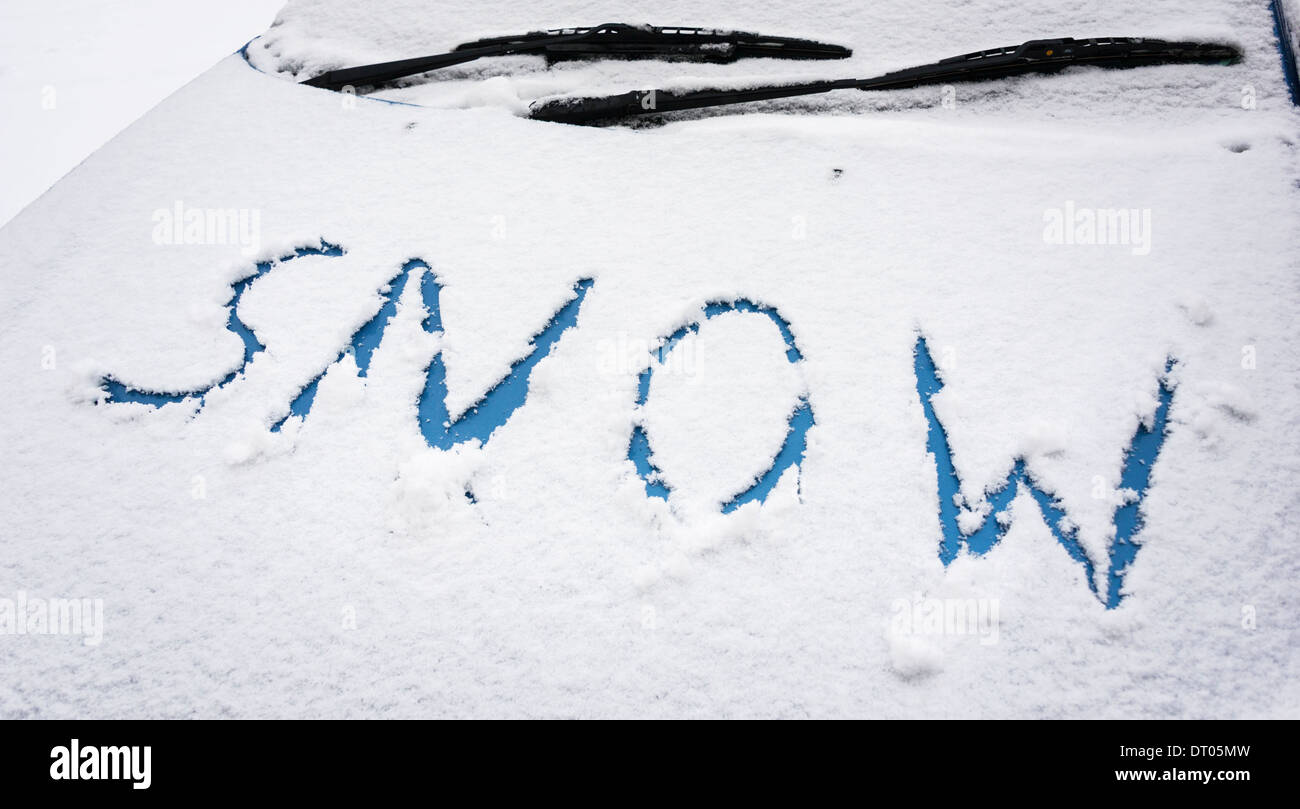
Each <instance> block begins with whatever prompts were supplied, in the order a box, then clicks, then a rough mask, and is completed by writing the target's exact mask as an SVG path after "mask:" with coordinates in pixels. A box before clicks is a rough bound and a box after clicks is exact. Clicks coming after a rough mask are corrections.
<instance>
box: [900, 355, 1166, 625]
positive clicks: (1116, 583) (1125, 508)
mask: <svg viewBox="0 0 1300 809" xmlns="http://www.w3.org/2000/svg"><path fill="white" fill-rule="evenodd" d="M914 353H915V370H916V392H917V395H918V396H919V397H920V399H921V408H922V409H923V410H924V411H925V418H926V421H928V422H929V433H928V437H927V440H926V449H928V450H929V451H930V452H931V453H932V454H933V455H934V461H935V471H936V472H937V474H938V478H939V524H940V527H941V528H942V531H943V536H942V538H941V539H940V541H939V559H940V560H942V561H943V563H944V565H948V564H949V563H951V562H952V560H954V559H956V558H957V554H958V552H959V551H960V549H961V545H962V544H963V543H965V545H966V547H967V549H969V550H970V551H971V552H972V553H975V554H977V555H978V554H983V553H985V552H987V551H988V550H989V549H990V548H992V547H993V546H994V545H996V544H997V543H998V542H999V541H1001V539H1002V537H1003V535H1004V534H1005V533H1006V525H1007V524H1009V523H1008V522H1006V521H1005V519H999V517H1001V516H1002V515H1003V514H1004V512H1006V510H1007V509H1008V507H1009V506H1010V505H1011V501H1012V500H1014V499H1015V497H1016V492H1017V490H1018V488H1019V487H1020V486H1022V485H1023V486H1024V487H1025V488H1026V489H1027V490H1028V492H1029V494H1030V495H1031V496H1032V497H1033V498H1034V501H1035V502H1037V503H1038V508H1039V510H1040V511H1041V512H1042V514H1043V519H1044V521H1045V522H1046V523H1047V527H1048V528H1050V529H1051V531H1052V533H1053V534H1054V535H1055V536H1056V539H1057V540H1058V541H1059V542H1060V543H1061V545H1062V546H1064V547H1065V549H1066V551H1068V552H1069V554H1070V556H1071V557H1072V558H1073V559H1074V560H1075V561H1077V562H1080V563H1081V564H1082V565H1083V566H1084V568H1085V569H1086V570H1087V574H1088V586H1089V587H1090V588H1091V589H1092V592H1093V594H1094V595H1096V596H1097V597H1098V598H1099V599H1100V600H1101V601H1102V602H1103V603H1104V604H1105V605H1106V608H1107V609H1112V608H1114V607H1116V606H1118V605H1119V602H1120V599H1121V598H1122V595H1121V587H1122V585H1123V583H1124V580H1123V579H1124V574H1125V572H1126V571H1127V569H1128V566H1129V565H1130V564H1131V563H1132V562H1133V559H1134V558H1135V557H1136V556H1137V551H1138V547H1139V544H1138V543H1137V542H1136V540H1135V539H1134V536H1135V535H1136V534H1137V533H1138V531H1140V530H1141V528H1142V513H1141V507H1142V500H1143V499H1144V498H1145V496H1146V491H1147V486H1148V485H1149V484H1150V482H1151V468H1152V467H1153V466H1154V465H1155V462H1156V458H1157V457H1158V456H1159V454H1160V447H1161V446H1162V445H1163V444H1164V440H1165V425H1166V423H1167V422H1168V419H1169V405H1170V403H1171V402H1172V401H1173V393H1174V392H1173V388H1172V387H1170V385H1169V382H1168V374H1169V371H1171V370H1172V369H1173V364H1174V363H1173V360H1172V359H1171V360H1169V361H1168V362H1167V363H1166V365H1165V377H1164V378H1162V379H1161V380H1160V403H1159V405H1158V406H1157V408H1156V413H1155V418H1154V420H1153V421H1152V424H1151V425H1150V427H1148V426H1147V425H1145V424H1139V425H1138V429H1137V433H1136V434H1134V436H1133V441H1132V443H1131V444H1130V445H1129V448H1128V450H1127V451H1126V452H1125V455H1124V468H1123V471H1122V473H1121V476H1120V485H1121V489H1123V490H1125V491H1128V492H1131V493H1132V494H1129V495H1128V496H1127V497H1125V499H1124V502H1123V503H1122V504H1121V505H1120V506H1119V507H1118V508H1117V509H1116V510H1115V513H1114V516H1113V518H1112V519H1113V521H1114V525H1115V539H1114V541H1113V542H1112V543H1111V546H1110V551H1109V560H1108V561H1109V567H1108V569H1107V581H1106V592H1105V593H1101V592H1099V591H1098V584H1097V578H1096V576H1095V575H1094V574H1095V568H1094V564H1093V561H1092V560H1091V559H1090V558H1089V557H1088V555H1087V554H1086V553H1085V552H1084V550H1083V546H1082V545H1080V543H1079V539H1078V528H1077V526H1076V525H1075V524H1074V523H1073V522H1072V521H1071V520H1069V519H1068V518H1067V517H1066V514H1065V511H1064V509H1062V508H1061V504H1060V503H1059V502H1058V501H1057V500H1056V498H1054V497H1053V496H1052V495H1050V494H1048V493H1047V492H1045V491H1043V489H1042V488H1041V487H1039V486H1038V485H1037V484H1036V483H1035V482H1034V480H1033V476H1032V475H1030V474H1029V472H1028V470H1027V469H1026V468H1025V461H1024V459H1023V458H1017V459H1016V461H1015V465H1014V467H1013V468H1012V470H1011V474H1009V475H1008V476H1007V480H1006V482H1005V483H1003V484H1002V486H1001V487H999V488H998V489H997V490H996V491H994V492H993V493H992V494H989V495H988V496H987V502H988V504H989V506H990V509H989V513H988V514H987V515H986V516H985V517H984V521H983V523H981V524H980V525H979V526H978V527H977V528H975V529H974V530H968V531H965V532H963V531H962V530H961V527H960V525H959V523H958V506H957V495H958V493H959V492H960V491H961V481H960V480H959V479H958V477H957V469H956V467H955V466H954V465H953V462H952V450H951V448H950V447H949V446H948V436H947V433H945V432H944V429H943V425H942V424H940V423H939V419H938V417H937V416H936V415H935V412H934V406H933V404H932V402H931V400H932V399H933V397H934V395H935V394H936V393H938V392H939V391H940V390H941V389H942V388H943V382H941V381H940V379H939V373H938V370H937V369H936V368H935V364H934V360H933V359H932V358H931V356H930V350H929V348H927V346H926V343H925V338H924V337H922V336H918V337H917V340H916V348H915V352H914Z"/></svg>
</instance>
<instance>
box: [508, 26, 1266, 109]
mask: <svg viewBox="0 0 1300 809" xmlns="http://www.w3.org/2000/svg"><path fill="white" fill-rule="evenodd" d="M1240 59H1241V52H1240V51H1239V50H1237V48H1235V47H1233V46H1232V45H1226V44H1222V43H1213V42H1170V41H1166V40H1162V39H1143V38H1137V37H1100V38H1092V39H1072V38H1069V37H1064V38H1060V39H1035V40H1030V41H1029V42H1025V43H1023V44H1021V45H1012V46H1008V47H1005V48H994V49H992V50H986V51H976V52H974V53H967V54H962V55H961V56H953V57H950V58H948V59H943V60H940V61H938V62H934V63H932V64H928V65H921V66H919V67H910V68H906V69H904V70H897V71H894V72H892V73H886V74H884V75H881V76H877V77H875V78H869V79H835V80H827V81H814V82H803V83H792V84H772V85H760V86H757V87H748V88H741V89H734V90H692V91H684V92H672V91H667V90H638V91H633V92H630V93H621V94H619V95H613V96H600V97H585V98H558V99H552V100H550V101H543V102H540V103H536V104H534V105H533V107H532V109H531V111H530V113H529V117H530V118H534V119H537V120H542V121H555V122H559V123H570V124H591V123H602V122H605V121H616V120H617V119H620V118H627V117H630V116H634V115H648V114H654V113H662V112H673V111H677V110H689V109H700V108H703V107H718V106H724V105H728V104H744V103H747V102H751V101H767V100H771V99H778V98H792V97H795V96H802V95H813V94H817V93H828V92H831V91H832V90H899V89H904V88H910V87H921V86H923V85H930V84H948V83H954V82H964V81H983V80H987V79H1000V78H1006V77H1010V76H1018V75H1022V74H1025V73H1054V72H1056V71H1059V70H1064V69H1065V68H1067V67H1071V66H1073V65H1093V66H1096V67H1106V68H1133V67H1142V66H1146V65H1160V64H1231V63H1233V62H1236V61H1239V60H1240Z"/></svg>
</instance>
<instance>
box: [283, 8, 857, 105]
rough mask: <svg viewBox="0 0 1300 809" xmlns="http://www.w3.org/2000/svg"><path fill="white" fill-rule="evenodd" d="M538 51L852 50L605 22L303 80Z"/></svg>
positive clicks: (639, 55)
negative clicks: (588, 26)
mask: <svg viewBox="0 0 1300 809" xmlns="http://www.w3.org/2000/svg"><path fill="white" fill-rule="evenodd" d="M511 54H539V55H542V56H545V57H546V58H547V60H548V61H551V62H558V61H565V60H570V59H674V60H690V61H699V62H721V63H726V62H734V61H735V60H737V59H743V58H749V57H774V58H779V59H845V58H848V57H849V56H851V55H852V54H853V52H852V51H851V50H849V49H848V48H845V47H841V46H839V45H829V44H826V43H824V42H815V41H813V40H811V39H796V38H793V37H771V36H765V35H762V34H752V33H748V32H745V31H723V30H716V29H712V28H680V27H673V28H666V27H659V26H652V25H627V24H625V23H605V24H604V25H597V26H594V27H591V28H559V29H555V30H552V31H536V32H532V33H528V34H522V35H519V36H512V37H492V38H489V39H480V40H476V41H474V42H466V43H464V44H461V45H457V46H456V48H455V49H453V50H452V51H451V52H449V53H439V54H434V55H433V56H420V57H416V58H414V59H399V60H397V61H394V62H381V63H379V64H373V65H360V66H358V67H348V68H341V69H339V70H330V71H326V72H325V73H322V74H320V75H319V76H314V77H312V78H310V79H307V80H306V81H304V82H302V84H306V85H310V86H312V87H323V88H325V89H328V90H341V89H343V88H344V87H347V86H353V87H360V86H365V85H372V84H379V83H382V82H386V81H392V80H394V79H400V78H404V77H406V76H413V75H416V74H419V73H426V72H428V71H430V70H437V69H439V68H443V67H450V66H452V65H459V64H464V63H465V62H472V61H474V60H475V59H481V58H484V57H487V56H508V55H511Z"/></svg>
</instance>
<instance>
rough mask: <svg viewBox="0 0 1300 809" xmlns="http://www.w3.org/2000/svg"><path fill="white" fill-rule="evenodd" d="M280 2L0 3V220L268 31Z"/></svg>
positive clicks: (75, 0) (14, 0)
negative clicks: (1, 122)
mask: <svg viewBox="0 0 1300 809" xmlns="http://www.w3.org/2000/svg"><path fill="white" fill-rule="evenodd" d="M282 5H283V3H282V2H281V0H220V2H216V1H215V0H187V2H184V3H168V2H163V0H123V2H116V3H105V2H92V1H91V0H55V2H49V0H5V2H4V3H3V4H0V99H3V104H4V116H3V119H4V126H3V127H2V128H0V225H3V224H4V223H6V222H8V221H9V220H10V219H12V218H13V217H14V216H15V215H16V214H17V213H18V212H19V211H21V210H22V209H23V208H24V207H25V206H26V205H27V204H28V203H29V202H31V201H32V200H34V199H36V197H38V196H40V195H41V194H42V193H43V192H44V191H45V189H47V188H49V187H50V186H51V185H53V184H54V182H55V181H56V180H58V179H59V178H60V177H62V176H63V175H64V174H66V173H67V172H68V171H69V170H70V169H72V168H73V167H74V166H76V165H77V164H78V163H80V162H81V161H82V160H83V159H85V158H86V156H87V155H89V154H90V153H91V152H93V151H94V150H95V149H97V148H99V147H100V146H101V145H103V144H104V143H105V142H106V141H108V139H109V138H111V137H113V136H114V135H116V134H117V133H118V132H120V131H122V129H123V128H125V127H126V126H128V125H129V124H130V123H131V122H132V121H135V120H136V119H137V118H139V117H140V116H141V115H143V114H144V113H145V112H146V111H148V110H149V109H150V108H151V107H153V106H154V105H155V104H157V103H158V102H159V101H162V100H163V99H164V98H166V97H167V96H168V95H170V94H171V93H173V92H175V91H176V90H177V89H178V88H180V87H181V86H182V85H184V84H185V83H186V82H188V81H190V80H191V79H193V78H194V77H195V76H197V75H199V74H200V73H202V72H203V71H205V70H207V69H208V68H209V67H211V66H212V65H213V64H214V63H215V62H216V61H217V60H218V59H220V58H221V57H223V56H225V55H227V54H229V53H230V52H232V51H234V50H237V49H238V48H239V47H241V46H242V45H243V44H244V43H245V42H247V41H248V40H250V39H252V38H253V37H255V36H257V35H258V34H260V33H262V32H263V31H265V30H266V28H267V27H268V26H269V25H270V24H271V21H272V20H274V19H275V14H276V11H278V10H279V8H280V6H282Z"/></svg>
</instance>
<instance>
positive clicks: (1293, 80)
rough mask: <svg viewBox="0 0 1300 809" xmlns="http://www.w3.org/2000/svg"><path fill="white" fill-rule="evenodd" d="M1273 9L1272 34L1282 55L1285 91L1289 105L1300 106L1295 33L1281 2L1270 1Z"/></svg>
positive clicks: (1299, 82)
mask: <svg viewBox="0 0 1300 809" xmlns="http://www.w3.org/2000/svg"><path fill="white" fill-rule="evenodd" d="M1269 6H1270V7H1271V8H1272V9H1273V33H1275V34H1276V35H1277V50H1278V52H1279V53H1280V54H1281V55H1282V75H1283V76H1284V77H1285V78H1286V86H1287V89H1288V90H1290V91H1291V103H1292V104H1297V105H1300V72H1298V71H1297V67H1296V53H1295V42H1296V39H1295V33H1294V31H1293V30H1292V28H1291V21H1290V20H1289V19H1287V16H1286V10H1285V9H1284V8H1283V7H1282V0H1271V2H1270V3H1269Z"/></svg>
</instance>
